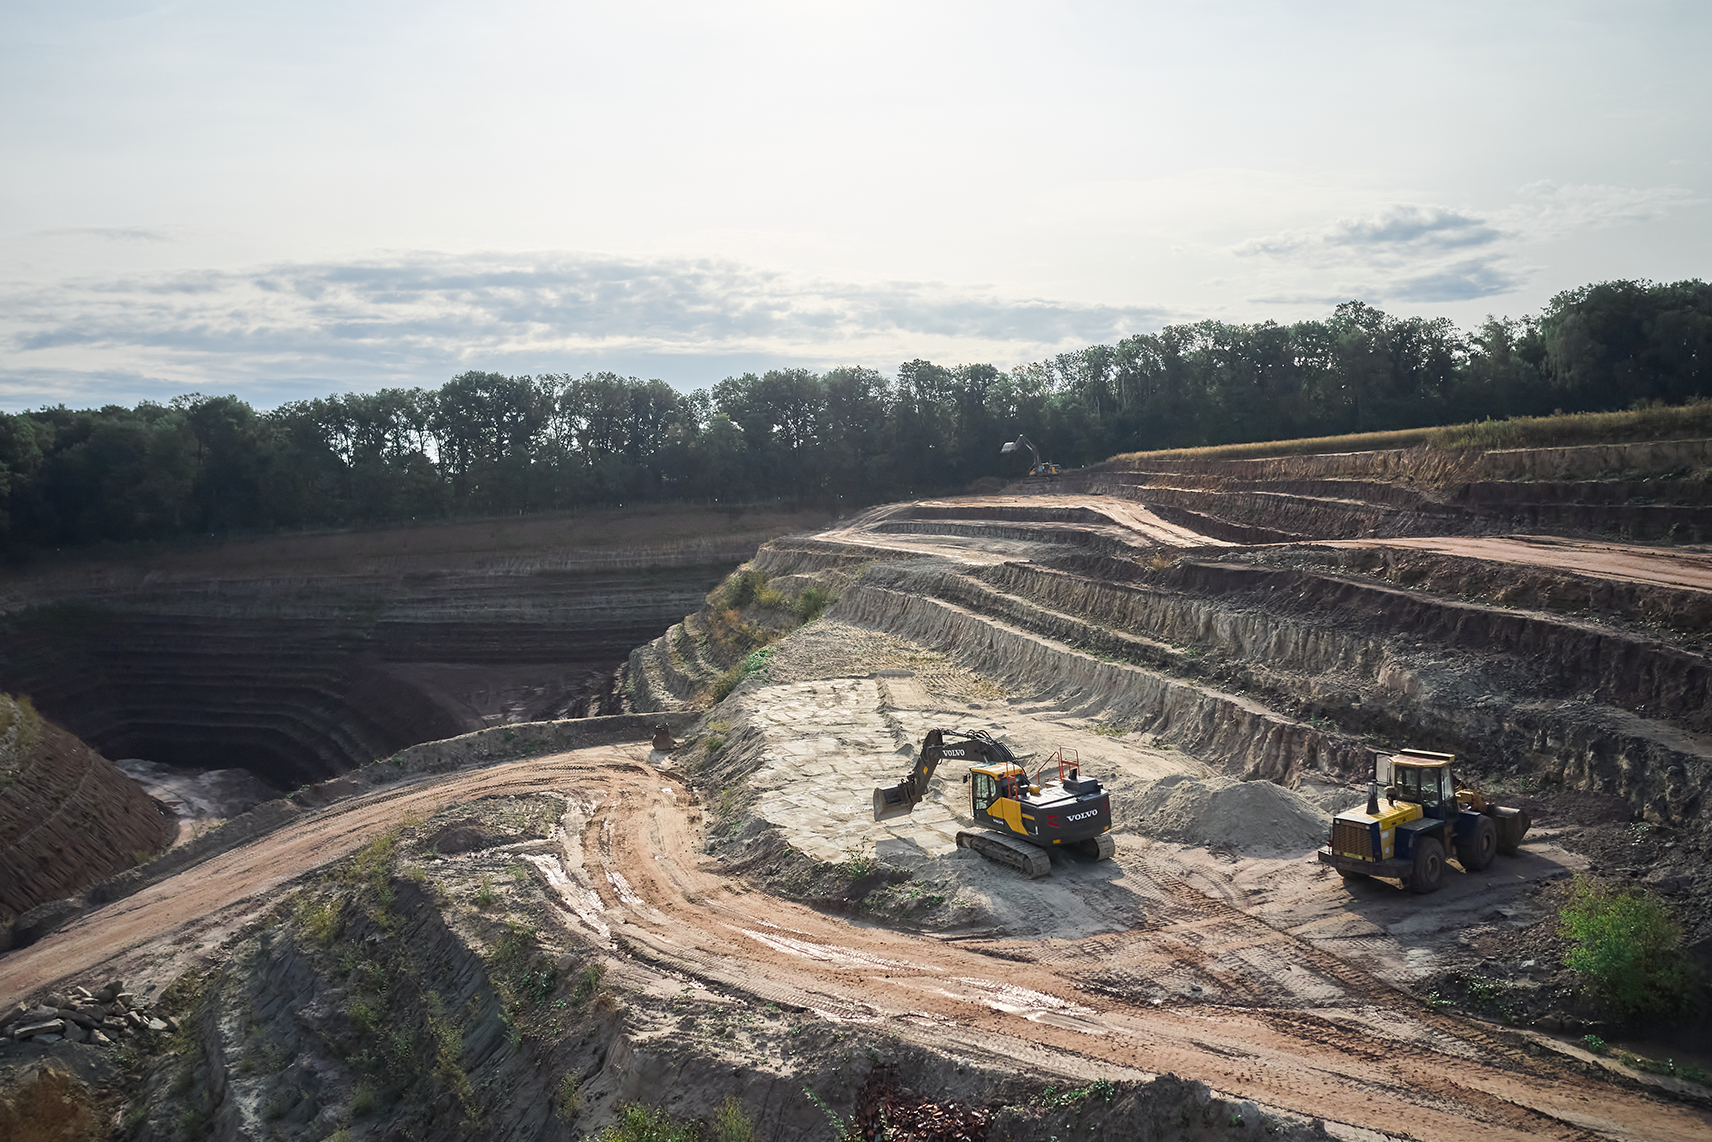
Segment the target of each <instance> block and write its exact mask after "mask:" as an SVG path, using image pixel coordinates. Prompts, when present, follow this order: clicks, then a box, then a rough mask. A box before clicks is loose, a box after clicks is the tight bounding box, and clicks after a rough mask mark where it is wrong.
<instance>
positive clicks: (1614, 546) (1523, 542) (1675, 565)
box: [1322, 535, 1712, 591]
mask: <svg viewBox="0 0 1712 1142" xmlns="http://www.w3.org/2000/svg"><path fill="white" fill-rule="evenodd" d="M1322 546H1325V547H1399V548H1405V547H1406V548H1410V549H1413V550H1416V551H1432V552H1437V553H1438V554H1441V555H1458V556H1462V557H1463V558H1466V559H1486V560H1491V561H1493V562H1497V563H1522V564H1526V565H1528V566H1530V567H1550V568H1555V569H1557V570H1560V571H1573V572H1575V573H1577V574H1581V575H1591V576H1594V577H1596V578H1600V579H1618V580H1623V581H1626V582H1630V583H1652V584H1656V585H1658V586H1661V587H1679V588H1688V589H1690V590H1695V591H1712V555H1708V554H1706V553H1705V552H1703V551H1693V550H1689V551H1677V550H1672V549H1669V548H1659V547H1641V546H1638V545H1632V544H1626V543H1600V542H1598V541H1596V540H1588V539H1557V538H1554V537H1552V536H1545V535H1495V536H1486V537H1470V538H1463V537H1459V536H1422V537H1419V538H1405V539H1334V540H1326V541H1324V542H1323V544H1322Z"/></svg>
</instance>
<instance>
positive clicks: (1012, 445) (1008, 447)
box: [999, 432, 1040, 472]
mask: <svg viewBox="0 0 1712 1142" xmlns="http://www.w3.org/2000/svg"><path fill="white" fill-rule="evenodd" d="M1024 448H1026V449H1028V451H1029V454H1030V455H1032V456H1033V457H1034V463H1033V464H1032V465H1030V466H1029V471H1030V472H1033V471H1034V470H1035V469H1037V468H1039V467H1040V449H1038V448H1036V447H1035V446H1034V441H1032V440H1030V439H1029V438H1028V437H1026V436H1024V435H1023V434H1022V433H1020V432H1019V433H1017V438H1016V439H1015V440H1012V441H1008V442H1007V443H1006V444H1005V445H1004V447H1002V448H1000V449H999V454H1000V455H1005V456H1008V455H1009V454H1010V453H1012V452H1018V451H1021V450H1022V449H1024Z"/></svg>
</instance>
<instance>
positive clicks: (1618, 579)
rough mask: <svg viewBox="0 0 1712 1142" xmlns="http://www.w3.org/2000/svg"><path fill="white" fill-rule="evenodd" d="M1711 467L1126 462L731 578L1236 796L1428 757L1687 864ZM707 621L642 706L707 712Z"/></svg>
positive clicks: (877, 515) (819, 541) (836, 539)
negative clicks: (816, 600)
mask: <svg viewBox="0 0 1712 1142" xmlns="http://www.w3.org/2000/svg"><path fill="white" fill-rule="evenodd" d="M1709 458H1712V447H1709V442H1707V441H1686V442H1685V441H1672V442H1665V443H1661V444H1638V445H1613V446H1598V447H1587V448H1554V449H1543V450H1533V451H1513V452H1498V453H1466V454H1454V455H1447V454H1445V453H1442V452H1435V451H1432V450H1428V449H1416V450H1407V451H1392V452H1380V453H1351V454H1342V455H1330V456H1292V457H1283V458H1279V459H1275V460H1245V461H1225V460H1182V461H1163V460H1148V459H1146V458H1142V459H1138V460H1134V461H1130V462H1125V463H1121V464H1120V463H1114V464H1113V465H1110V466H1108V467H1107V468H1104V469H1101V470H1096V471H1092V472H1088V473H1081V474H1074V475H1071V476H1068V477H1065V478H1063V479H1060V480H1056V481H1050V480H1027V481H1023V482H1022V483H1020V484H1017V485H1013V486H1012V487H1011V488H1009V489H1006V493H1007V494H1003V495H995V496H966V497H956V498H949V499H942V500H927V501H918V502H914V503H906V504H895V505H889V506H886V507H883V508H876V509H873V510H871V511H868V512H865V513H863V514H862V515H860V516H857V517H855V518H854V519H851V520H848V521H845V522H843V523H842V524H840V525H838V526H835V527H833V528H829V529H826V530H824V531H822V532H818V533H814V534H811V535H801V536H793V537H790V538H787V539H783V540H779V541H776V542H774V543H771V544H769V545H767V546H765V547H764V548H763V549H762V550H761V551H760V552H759V553H758V554H757V556H756V558H755V560H754V562H753V566H754V567H755V568H756V569H758V570H760V571H761V572H763V573H764V574H767V575H770V576H773V577H774V581H775V582H790V581H793V580H794V579H800V578H802V577H811V578H812V579H813V580H814V581H816V582H820V583H822V584H824V585H826V586H827V587H828V588H829V589H831V590H832V591H833V592H834V593H836V594H838V595H839V601H838V603H837V604H836V605H835V606H834V607H833V608H832V609H831V610H830V611H829V612H828V613H827V617H828V620H829V621H832V622H836V623H842V624H847V626H848V627H849V628H853V629H858V630H870V631H874V632H879V633H883V634H885V635H887V636H890V637H895V638H897V639H901V640H904V641H905V642H907V643H908V644H910V645H913V646H916V647H919V648H922V650H923V651H926V652H931V653H933V654H938V655H944V656H946V657H947V658H948V659H949V660H950V661H951V662H953V663H955V664H956V666H957V667H958V668H959V669H962V670H965V671H967V672H969V673H970V675H972V676H976V677H980V678H984V679H987V680H989V681H990V683H991V684H992V685H993V686H995V687H997V688H998V689H1000V690H1002V691H1004V692H1006V693H1008V694H1010V695H1012V696H1013V697H1012V699H1011V701H1012V703H1013V706H1015V707H1016V708H1019V709H1020V708H1036V707H1040V708H1051V709H1056V710H1062V711H1065V712H1066V714H1067V715H1069V716H1071V718H1072V719H1073V720H1074V719H1082V720H1084V721H1085V724H1088V725H1090V726H1096V725H1097V726H1102V727H1106V730H1107V731H1109V732H1111V733H1115V734H1119V735H1145V736H1146V737H1147V738H1149V739H1150V740H1153V741H1157V742H1162V743H1168V744H1170V745H1171V746H1173V747H1175V748H1177V749H1179V750H1182V751H1184V752H1186V753H1187V754H1189V755H1190V756H1192V757H1194V758H1195V759H1198V760H1199V761H1201V762H1204V763H1206V764H1208V765H1210V766H1213V767H1214V768H1215V769H1217V770H1220V771H1222V772H1224V773H1227V774H1230V775H1232V776H1235V777H1239V778H1243V779H1249V780H1252V779H1255V778H1263V779H1267V780H1271V781H1275V782H1278V783H1280V784H1284V785H1287V786H1294V785H1295V784H1296V783H1298V782H1299V781H1300V780H1301V779H1302V778H1303V777H1304V776H1305V775H1306V776H1315V777H1317V778H1326V777H1331V778H1336V779H1339V780H1357V779H1362V778H1364V777H1365V776H1366V775H1367V774H1369V773H1370V772H1371V771H1372V766H1373V758H1374V756H1375V753H1376V751H1381V750H1384V751H1388V750H1391V749H1395V748H1399V747H1402V746H1413V747H1417V748H1426V749H1434V750H1442V751H1445V752H1449V753H1454V754H1456V755H1458V757H1459V758H1460V759H1461V763H1462V769H1461V772H1463V773H1464V774H1465V775H1466V776H1468V777H1472V778H1476V779H1478V780H1482V781H1486V782H1488V783H1490V784H1492V785H1493V786H1495V787H1504V786H1506V785H1507V786H1509V787H1510V788H1511V789H1512V790H1516V789H1532V790H1535V791H1538V792H1539V793H1540V794H1541V795H1557V794H1563V795H1574V796H1589V797H1593V798H1595V799H1599V798H1606V799H1610V800H1611V801H1614V802H1615V803H1617V804H1621V805H1622V806H1624V812H1625V813H1626V814H1629V815H1631V816H1632V818H1633V819H1634V820H1636V821H1644V822H1653V823H1655V824H1660V825H1667V826H1670V827H1672V828H1676V829H1682V830H1685V832H1684V834H1683V835H1684V836H1687V837H1691V838H1695V839H1694V840H1692V841H1689V842H1687V843H1688V844H1689V845H1690V847H1691V848H1692V850H1693V851H1700V850H1701V848H1703V846H1704V844H1705V829H1704V822H1705V810H1706V807H1707V800H1708V793H1709V792H1712V715H1709V713H1708V711H1712V657H1709V654H1708V652H1709V650H1712V550H1708V549H1707V548H1706V547H1704V546H1699V545H1696V544H1692V543H1686V542H1672V541H1670V539H1669V537H1671V536H1675V537H1677V538H1679V539H1681V538H1683V537H1699V536H1702V535H1707V536H1712V526H1709V525H1712V494H1709V490H1712V483H1709V482H1708V480H1707V468H1706V465H1707V462H1708V459H1709ZM1643 493H1644V495H1643ZM1637 498H1639V499H1642V500H1644V501H1646V502H1640V503H1637V502H1636V500H1637ZM1655 509H1656V510H1655ZM1541 521H1545V522H1546V523H1548V524H1549V525H1550V526H1549V527H1547V528H1545V529H1544V531H1545V532H1546V534H1542V533H1541V532H1540V531H1538V530H1535V525H1538V524H1540V523H1541ZM1522 525H1526V527H1525V528H1524V527H1523V526H1522ZM1518 532H1520V533H1521V534H1517V533H1518ZM1613 535H1626V536H1630V537H1633V536H1642V535H1647V536H1653V537H1655V538H1658V539H1661V540H1663V542H1660V543H1656V544H1654V545H1650V546H1649V545H1645V544H1636V543H1619V542H1614V541H1613V540H1612V538H1611V537H1612V536H1613ZM705 619H706V615H705V612H704V613H703V615H702V616H700V617H699V618H697V617H692V619H690V620H689V621H688V622H687V623H686V624H685V625H684V626H683V627H680V628H677V629H676V630H675V631H674V634H673V635H672V636H671V637H668V638H663V639H660V640H656V641H655V642H654V643H653V644H651V645H650V646H647V647H643V648H640V649H639V650H638V651H637V652H636V653H635V654H633V655H632V657H631V661H630V664H629V666H628V668H627V669H628V673H629V675H630V677H631V678H632V679H633V680H634V685H633V693H632V694H631V698H632V700H633V701H634V702H635V703H636V708H638V709H645V708H677V707H679V706H681V705H683V704H685V703H692V704H693V703H694V702H695V701H697V700H698V697H699V699H700V700H705V695H706V693H707V689H708V686H707V683H708V681H709V679H710V677H711V671H710V668H709V665H708V661H707V660H708V658H709V655H708V653H707V650H706V647H705V645H703V644H705V641H706V639H705V632H706V629H707V624H706V622H705ZM781 653H785V652H781ZM723 661H724V660H722V661H721V663H719V664H716V665H722V664H723ZM793 661H794V660H793ZM1103 732H1104V731H1103ZM1601 803H1604V802H1601ZM1683 890H1684V891H1687V892H1690V893H1691V894H1692V893H1694V892H1698V891H1699V890H1698V889H1695V888H1684V889H1683ZM1703 904H1705V905H1706V907H1704V908H1701V909H1700V913H1701V914H1702V921H1703V922H1701V927H1703V928H1705V929H1706V931H1705V932H1703V933H1702V935H1712V900H1708V901H1704V902H1703Z"/></svg>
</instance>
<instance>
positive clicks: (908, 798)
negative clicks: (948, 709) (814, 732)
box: [874, 730, 1016, 821]
mask: <svg viewBox="0 0 1712 1142" xmlns="http://www.w3.org/2000/svg"><path fill="white" fill-rule="evenodd" d="M946 734H950V735H951V736H952V737H954V738H963V739H964V740H963V741H960V742H952V743H950V744H946V741H945V735H946ZM946 758H950V759H952V760H953V761H966V762H968V763H969V764H971V765H981V764H986V763H989V762H1014V761H1015V760H1016V759H1015V758H1014V757H1012V756H1011V751H1010V750H1008V749H1006V748H1005V747H1004V745H1003V744H1002V743H1000V742H998V741H995V740H994V739H992V738H990V737H988V736H987V735H986V734H985V733H981V732H979V731H977V732H976V733H972V734H965V733H960V732H959V731H957V730H929V731H928V732H927V737H926V738H924V739H923V740H922V743H921V753H920V754H919V755H918V756H917V757H916V759H915V768H914V769H912V770H910V772H909V775H908V776H906V777H905V778H904V779H903V780H902V781H900V782H899V783H898V784H896V785H884V786H881V787H880V788H878V789H876V790H874V820H876V821H889V820H891V819H892V818H893V817H904V816H907V815H908V814H909V812H910V810H911V809H914V808H915V807H916V806H917V805H919V804H921V801H922V798H924V797H926V796H927V783H928V782H929V781H931V780H933V774H934V771H935V770H937V769H938V768H939V763H940V762H941V761H943V760H944V759H946Z"/></svg>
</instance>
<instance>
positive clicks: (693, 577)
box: [0, 566, 725, 789]
mask: <svg viewBox="0 0 1712 1142" xmlns="http://www.w3.org/2000/svg"><path fill="white" fill-rule="evenodd" d="M724 569H725V568H724V567H721V566H714V567H706V566H689V567H667V568H658V569H647V568H638V569H633V570H622V569H617V570H612V571H587V572H554V571H540V570H520V571H512V570H509V569H505V568H499V569H470V570H461V571H448V572H441V573H429V572H424V573H413V574H391V575H381V574H369V575H327V576H324V577H303V578H296V579H293V580H288V581H279V580H276V579H272V578H269V577H265V576H252V577H248V578H223V579H208V578H202V579H191V578H179V579H176V580H169V581H166V582H160V581H148V580H143V581H137V582H128V583H120V584H99V585H96V586H93V587H86V588H84V589H81V590H75V591H71V590H68V591H62V592H59V593H57V594H56V595H55V596H54V597H52V598H50V599H46V600H39V601H32V602H31V603H29V604H26V605H23V606H20V607H18V608H17V609H15V610H13V611H12V613H11V614H9V615H7V616H5V618H4V620H0V686H4V687H6V688H8V689H11V690H15V691H17V692H20V693H27V694H30V695H31V696H32V697H33V698H34V700H35V702H36V704H37V705H38V706H39V707H40V708H41V709H42V710H43V711H45V712H47V713H49V714H50V715H52V716H54V717H56V718H58V719H60V720H62V721H63V722H64V723H65V724H66V725H67V726H69V727H71V728H72V729H73V730H75V731H76V732H77V733H78V734H79V736H81V737H83V738H84V739H85V740H87V741H89V742H91V743H92V744H94V745H95V746H96V747H97V748H99V749H100V750H102V751H103V752H104V753H106V754H107V755H108V756H111V757H119V758H122V757H145V758H148V759H150V760H153V761H160V762H166V763H171V764H176V765H188V766H206V767H231V766H241V767H243V768H247V769H249V770H251V771H252V772H254V773H255V774H256V775H257V776H259V777H261V778H262V779H263V780H265V781H267V782H268V783H270V784H272V785H274V786H275V787H277V788H282V789H289V788H292V787H295V786H297V785H300V784H302V783H304V782H308V781H315V780H320V779H323V778H327V777H331V776H334V775H336V774H338V773H342V772H344V771H346V770H348V769H350V768H352V767H354V766H358V765H363V764H366V763H367V762H369V761H371V760H373V759H374V758H376V757H386V756H388V755H390V754H392V753H395V752H396V751H398V750H400V749H402V748H404V747H405V746H408V745H412V744H414V743H416V742H421V741H432V740H436V739H439V738H446V737H453V736H456V735H458V734H461V733H467V732H470V731H472V730H477V729H481V728H482V727H484V726H488V725H494V724H503V723H510V722H519V721H534V720H540V719H544V718H553V717H564V716H567V715H582V714H584V713H589V712H599V706H600V703H601V701H602V699H603V696H604V694H605V692H606V690H607V688H608V687H609V686H610V678H611V673H612V671H613V669H614V668H615V667H616V666H617V664H618V663H619V662H621V661H622V660H623V658H624V656H625V654H626V653H628V651H629V650H630V648H631V647H633V646H635V645H636V644H637V643H639V642H641V641H643V640H645V639H647V638H650V637H652V636H653V635H655V634H656V633H658V632H659V630H661V629H662V628H663V627H665V626H666V625H668V624H669V623H670V622H672V621H673V620H674V619H676V618H678V617H680V616H682V615H683V614H684V613H685V612H686V611H687V610H690V609H692V608H693V607H695V606H696V605H697V604H698V603H699V602H700V600H701V597H702V596H703V595H704V594H705V593H706V591H707V589H708V588H709V587H710V586H711V585H712V584H713V583H715V582H717V581H718V579H719V577H720V576H721V574H722V573H723V571H724ZM591 707H592V710H591Z"/></svg>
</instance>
